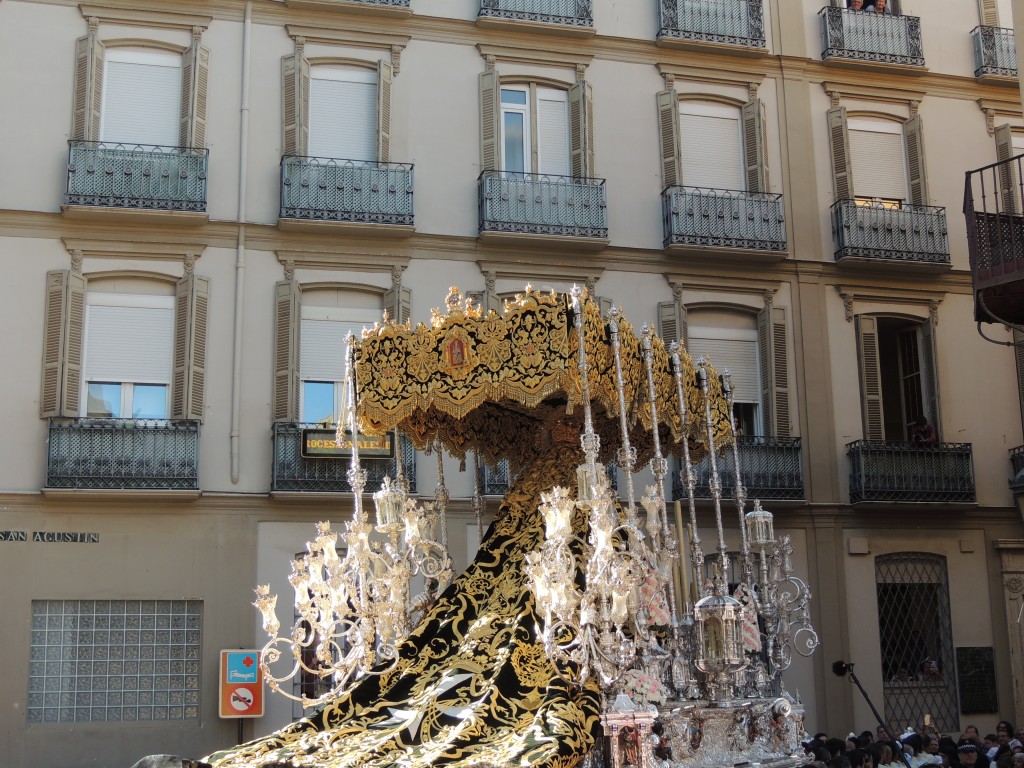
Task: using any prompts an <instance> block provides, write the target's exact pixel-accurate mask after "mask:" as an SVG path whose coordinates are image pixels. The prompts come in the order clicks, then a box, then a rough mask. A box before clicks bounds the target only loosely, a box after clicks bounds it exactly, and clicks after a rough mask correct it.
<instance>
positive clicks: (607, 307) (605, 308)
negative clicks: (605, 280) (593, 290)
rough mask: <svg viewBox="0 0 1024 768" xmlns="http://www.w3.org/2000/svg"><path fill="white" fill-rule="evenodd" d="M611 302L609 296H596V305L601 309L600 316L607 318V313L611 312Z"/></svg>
mask: <svg viewBox="0 0 1024 768" xmlns="http://www.w3.org/2000/svg"><path fill="white" fill-rule="evenodd" d="M612 304H613V302H612V300H611V297H609V296H598V297H597V306H598V307H599V308H600V310H601V317H603V318H606V319H607V317H608V315H609V314H611V311H612Z"/></svg>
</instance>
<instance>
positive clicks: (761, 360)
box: [757, 307, 776, 435]
mask: <svg viewBox="0 0 1024 768" xmlns="http://www.w3.org/2000/svg"><path fill="white" fill-rule="evenodd" d="M757 351H758V361H757V362H758V368H759V373H760V375H761V393H760V394H761V424H762V429H763V430H764V434H766V435H774V434H775V419H776V413H775V398H774V389H775V388H774V387H773V386H772V378H773V375H774V373H775V367H774V360H775V334H774V333H773V328H772V308H771V307H765V308H764V309H762V310H761V311H760V312H758V313H757Z"/></svg>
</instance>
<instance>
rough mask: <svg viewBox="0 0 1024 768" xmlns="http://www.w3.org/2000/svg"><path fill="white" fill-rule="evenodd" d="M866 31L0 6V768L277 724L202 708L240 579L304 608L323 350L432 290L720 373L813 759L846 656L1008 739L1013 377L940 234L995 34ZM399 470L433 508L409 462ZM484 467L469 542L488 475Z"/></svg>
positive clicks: (1015, 107) (857, 706)
mask: <svg viewBox="0 0 1024 768" xmlns="http://www.w3.org/2000/svg"><path fill="white" fill-rule="evenodd" d="M889 11H890V12H888V13H885V14H875V13H871V14H868V13H865V12H857V11H852V10H849V9H847V8H846V7H845V3H844V2H840V1H839V0H836V1H835V2H832V3H828V2H825V1H824V0H706V1H705V2H702V3H692V2H689V0H628V2H626V1H625V0H248V1H245V0H209V1H206V0H172V1H170V2H165V3H159V4H154V3H146V2H141V0H97V3H96V4H90V3H76V2H71V0H0V60H2V62H3V66H4V71H6V72H8V73H9V76H8V77H5V78H3V79H2V80H0V103H3V104H4V105H5V108H4V110H2V111H0V139H2V141H0V173H2V179H3V183H2V184H0V264H2V266H3V269H4V272H5V274H6V275H7V278H6V279H5V280H4V281H3V283H2V286H0V295H2V297H3V300H2V301H0V318H2V321H3V327H4V328H5V329H6V332H5V333H4V334H3V342H2V349H3V350H4V360H5V363H6V367H5V376H4V377H3V384H2V387H3V393H4V397H3V398H2V405H0V423H2V424H3V425H4V428H5V430H6V439H4V440H3V441H0V459H2V460H0V575H2V576H3V578H4V582H5V585H6V586H5V589H4V590H3V591H2V593H0V616H2V617H3V620H2V621H0V647H2V648H3V649H4V651H5V659H4V665H3V669H4V671H5V673H4V674H3V675H2V676H0V701H3V702H5V706H4V708H3V711H2V714H0V743H3V744H4V746H5V750H4V752H5V761H7V762H8V763H9V764H11V765H29V764H32V765H41V766H42V765H45V766H77V765H100V764H103V765H108V764H109V765H116V764H124V765H130V764H132V762H134V761H135V760H136V759H138V757H140V756H141V755H144V754H150V753H158V752H166V753H180V754H184V755H192V756H200V755H203V754H206V753H208V752H210V751H212V750H214V749H216V748H218V747H223V746H225V745H227V744H232V743H236V742H237V741H239V740H240V739H241V738H248V737H250V736H253V735H259V734H263V733H267V732H269V731H271V730H274V729H275V728H278V727H281V726H282V725H284V724H285V723H287V722H289V721H290V720H291V719H292V718H293V717H295V716H296V715H297V714H298V713H297V712H296V711H295V710H294V709H293V707H292V705H291V703H290V702H288V701H287V700H285V699H283V698H280V697H273V696H272V697H271V700H270V702H269V703H268V709H267V714H266V715H265V716H264V717H263V718H261V719H259V720H253V721H244V722H243V723H242V725H241V726H239V721H230V720H221V719H220V718H219V717H218V712H217V695H218V691H217V679H218V658H219V651H220V650H221V649H231V648H258V647H261V646H262V643H263V641H264V638H263V636H262V633H261V629H260V624H259V619H258V615H257V613H256V611H255V610H254V609H253V608H252V606H251V603H252V601H253V593H252V589H253V587H254V586H255V585H256V584H257V583H269V584H271V587H272V590H273V591H275V592H277V593H279V594H281V595H282V596H283V597H282V600H281V601H280V605H281V609H279V611H280V613H279V615H280V616H281V618H282V621H283V622H284V623H286V624H287V623H288V622H289V621H290V617H289V616H287V615H285V613H284V612H285V611H286V610H287V608H286V604H287V603H288V601H289V597H288V596H289V595H290V589H291V588H290V587H289V585H288V581H287V575H288V572H289V569H290V562H291V560H292V559H293V558H294V557H295V555H296V553H299V552H301V551H303V549H304V546H305V542H306V541H307V540H308V539H309V538H311V537H312V535H313V532H314V527H313V526H314V523H315V522H316V521H319V520H323V519H330V520H332V521H334V522H335V524H336V525H335V527H336V528H340V527H341V525H342V523H343V521H344V520H345V519H346V518H347V516H348V515H349V514H350V513H351V509H352V499H351V493H350V492H348V484H347V480H346V476H345V470H346V469H347V463H346V460H345V459H344V458H343V457H339V456H333V457H322V456H320V457H317V456H311V455H306V451H304V450H303V434H304V431H306V430H311V429H313V430H315V429H317V428H320V429H325V430H328V432H329V430H330V426H329V425H330V424H332V422H333V421H335V420H336V419H337V414H338V413H339V411H340V409H341V400H342V392H341V386H340V383H341V381H342V379H343V376H344V353H343V349H344V347H343V345H344V338H345V336H346V334H347V333H348V332H350V331H353V330H358V329H359V328H362V327H363V326H366V325H369V324H372V323H373V322H375V321H376V320H378V319H379V318H380V316H381V313H382V312H383V311H385V310H386V311H387V312H388V313H389V314H390V315H391V316H392V317H395V318H398V319H399V320H401V321H403V322H404V321H411V322H414V323H416V322H427V321H429V318H430V311H431V309H432V308H434V307H440V306H442V303H443V300H444V297H445V295H446V293H447V289H448V287H449V286H451V285H457V286H459V287H460V288H461V289H462V290H464V291H466V292H468V293H471V294H473V295H474V296H475V297H476V298H477V300H478V301H479V303H480V304H482V305H483V306H484V307H486V308H488V309H492V308H493V309H496V310H500V307H501V304H502V299H503V298H507V297H510V296H513V295H514V294H515V293H516V292H519V291H522V290H523V288H524V286H526V285H527V284H532V285H533V287H535V288H543V289H553V290H567V289H568V288H570V287H571V286H572V285H573V284H574V283H576V284H585V285H586V286H587V287H588V288H590V289H591V291H592V292H593V293H594V294H595V295H597V296H599V297H600V299H601V301H602V303H603V305H605V306H610V305H611V304H613V303H614V304H616V305H621V306H622V307H623V309H624V312H625V314H626V316H627V317H629V318H630V319H631V320H632V321H633V322H634V323H636V324H637V325H639V324H641V323H650V324H652V325H653V326H654V327H656V328H657V329H659V331H660V332H661V333H662V335H663V336H665V337H667V338H672V339H674V340H678V341H680V342H683V343H685V344H686V346H687V347H688V349H689V350H690V352H691V354H692V355H694V356H697V355H700V354H704V355H708V356H709V357H710V358H711V359H712V361H713V362H714V363H715V364H716V365H718V366H719V367H728V368H729V369H730V370H731V371H732V375H733V384H734V388H735V392H736V397H735V399H736V418H737V423H738V425H739V427H740V430H741V437H740V439H739V443H738V449H737V451H736V453H735V454H732V453H728V454H726V455H725V457H724V458H723V460H722V466H723V467H724V470H723V471H724V474H725V477H724V479H725V483H726V494H727V495H728V494H731V493H732V488H733V487H734V486H735V481H734V475H732V474H731V473H732V467H733V466H734V463H735V461H737V460H738V462H739V464H740V466H741V467H742V470H743V473H742V474H743V481H744V483H745V484H746V488H747V494H748V496H749V498H750V499H754V498H758V499H760V500H761V501H762V502H763V503H764V505H765V506H766V507H767V508H769V509H770V510H771V511H772V512H773V513H774V514H775V524H776V528H777V530H778V531H779V532H780V533H786V534H788V535H790V536H791V537H792V540H793V543H794V546H795V549H796V554H795V563H794V564H795V568H796V572H797V574H798V575H799V576H800V577H801V578H803V579H805V580H806V581H807V582H808V583H809V585H810V588H811V590H812V592H813V594H814V604H813V605H814V608H813V611H814V617H815V626H816V629H817V631H818V634H819V635H820V638H821V647H820V649H819V650H818V652H817V654H816V655H815V656H813V657H811V658H804V657H802V656H801V655H800V654H799V653H797V652H796V650H797V649H794V653H793V659H794V660H793V663H792V666H791V668H790V670H789V671H788V672H787V674H786V683H787V687H788V689H789V690H790V691H791V692H793V693H798V694H799V696H800V698H801V699H802V701H803V702H804V704H805V706H806V710H807V724H808V729H809V730H810V731H812V732H813V731H816V730H825V731H828V732H830V733H845V732H846V731H848V730H851V729H856V730H862V729H865V728H871V727H873V726H874V721H873V718H872V716H871V713H870V711H869V709H868V707H867V706H866V704H865V703H864V702H863V701H862V700H861V699H860V697H859V696H858V695H857V694H856V693H855V691H854V690H853V689H852V688H851V687H850V685H849V683H848V682H847V681H846V680H842V679H839V678H835V677H833V676H832V675H830V674H829V667H830V664H831V662H832V661H833V660H835V659H837V658H844V659H846V660H847V661H853V662H855V663H856V664H857V672H858V675H859V677H860V678H861V680H862V681H863V682H864V684H865V686H866V687H867V689H868V691H869V693H870V694H871V695H872V697H873V698H874V700H875V701H876V702H877V703H878V705H879V708H880V709H882V710H883V711H884V712H885V714H886V716H887V717H888V718H890V719H891V720H892V721H893V724H894V726H896V727H899V728H900V729H901V730H902V728H904V727H905V726H906V725H908V724H910V723H918V722H920V720H921V719H922V717H923V715H924V714H926V713H927V714H930V715H931V716H932V718H933V720H934V721H935V722H936V723H937V726H938V728H939V729H940V730H942V731H945V732H956V731H959V729H961V728H962V727H963V726H965V725H967V724H968V723H977V724H978V725H979V726H980V727H983V728H986V727H991V726H993V725H994V723H995V722H996V721H997V720H999V719H1004V718H1005V719H1009V720H1011V721H1013V720H1016V719H1018V718H1019V717H1021V716H1024V687H1022V686H1024V683H1021V682H1016V683H1015V682H1014V681H1015V680H1017V681H1021V680H1024V674H1017V675H1014V674H1012V672H1013V667H1012V665H1013V664H1019V659H1020V658H1021V654H1022V653H1024V643H1022V640H1021V631H1020V625H1019V624H1018V617H1019V612H1020V606H1021V599H1022V593H1024V576H1022V574H1024V529H1022V527H1021V513H1020V512H1019V510H1018V507H1017V505H1016V501H1015V497H1014V495H1013V494H1012V493H1011V490H1010V489H1009V487H1008V480H1009V479H1010V477H1011V475H1012V471H1013V469H1014V468H1015V465H1013V464H1012V463H1011V459H1015V460H1017V461H1024V456H1022V452H1021V451H1019V450H1018V451H1017V452H1012V449H1014V448H1015V447H1017V446H1021V444H1022V443H1024V435H1022V426H1021V415H1022V402H1024V401H1022V397H1024V396H1022V391H1024V390H1022V389H1021V379H1020V376H1021V375H1024V369H1022V368H1020V367H1018V366H1021V365H1024V364H1022V363H1021V362H1020V361H1019V360H1017V359H1016V358H1015V355H1014V349H1013V348H1011V347H1007V346H1004V345H1000V344H993V343H989V342H987V341H985V340H983V339H982V338H981V337H980V336H979V334H978V332H977V329H976V327H975V323H974V321H973V319H972V318H973V315H972V308H973V305H974V299H973V296H972V290H971V274H970V270H969V266H968V252H967V237H966V229H965V224H964V221H963V217H962V216H961V215H960V211H961V205H962V201H963V189H964V187H963V180H964V171H965V170H967V169H969V168H976V167H980V166H984V165H986V164H989V163H992V162H994V161H995V160H996V159H997V157H1008V156H1010V155H1015V154H1018V153H1020V152H1021V151H1024V116H1022V114H1021V98H1020V90H1019V87H1018V81H1017V52H1016V48H1015V41H1014V35H1013V31H1012V26H1013V24H1012V11H1011V9H1010V6H1009V2H1008V0H998V1H997V0H981V1H980V3H978V2H975V0H971V1H970V2H963V0H902V2H891V3H890V9H889ZM986 334H987V335H989V336H990V337H992V338H993V339H994V340H995V341H997V342H1008V341H1010V340H1011V338H1012V336H1011V334H1010V332H1009V330H1007V329H1006V328H1004V327H1002V326H990V327H989V328H987V329H986ZM922 418H923V419H925V420H926V421H927V422H928V424H929V425H930V426H931V428H932V429H933V430H934V437H935V440H934V441H927V442H915V441H914V440H913V439H912V437H913V435H914V434H915V432H914V430H915V429H916V428H917V425H918V423H919V420H920V419H922ZM399 457H400V461H401V462H402V465H403V467H404V469H405V472H406V474H407V476H408V477H410V478H411V479H412V480H413V481H414V486H415V489H416V491H417V492H418V493H419V494H420V495H422V496H425V497H429V496H431V495H432V494H433V489H434V487H435V484H436V478H437V475H438V468H437V467H438V465H437V456H436V455H431V456H427V455H425V454H423V453H417V452H416V451H414V450H413V448H412V446H411V445H408V444H406V443H404V442H402V443H401V445H400V446H399ZM461 470H462V468H461V467H460V466H459V464H458V463H457V462H454V461H450V460H449V461H446V463H445V465H444V474H445V480H446V483H447V487H448V489H449V492H450V494H451V496H452V501H451V503H450V506H449V509H448V524H449V542H450V546H451V549H452V553H453V556H454V557H455V560H456V566H457V567H460V568H461V567H464V566H465V564H466V563H468V562H469V560H471V559H472V557H473V554H474V551H475V549H476V546H477V544H478V542H479V537H480V532H479V530H480V529H479V528H478V524H477V521H476V519H475V516H474V513H473V510H472V505H471V497H472V495H473V489H474V479H473V474H474V473H473V471H472V467H470V468H469V470H468V471H461ZM393 471H394V467H393V465H392V464H391V462H388V461H386V460H379V461H377V462H376V463H373V464H371V484H373V483H374V482H379V481H380V480H381V478H382V477H383V476H384V474H386V473H389V472H393ZM698 475H699V481H698V487H697V494H698V496H699V497H700V498H701V502H700V505H699V507H700V509H699V513H700V515H701V520H702V523H703V524H706V525H708V526H713V518H712V516H711V507H710V504H709V503H708V502H707V499H708V498H709V497H710V491H709V484H708V475H707V468H706V467H703V466H702V467H698ZM481 476H482V477H481V481H482V482H483V488H484V490H485V492H486V493H487V494H488V497H487V498H488V509H487V511H486V514H485V520H484V522H485V523H486V522H487V521H488V520H489V519H491V518H492V517H493V515H494V513H495V511H496V509H497V499H498V497H499V496H500V494H501V493H502V492H503V489H504V488H505V487H507V483H508V477H507V469H506V468H505V467H503V466H498V467H493V468H485V469H483V470H482V471H481ZM672 493H673V495H674V496H675V497H677V498H679V497H681V496H682V495H683V494H684V491H683V488H682V484H681V483H680V482H679V480H678V475H676V478H675V482H674V484H673V489H672ZM726 509H727V514H726V518H727V524H729V525H730V526H731V530H730V531H728V533H729V534H730V536H731V538H730V546H736V547H738V545H739V544H738V540H739V535H738V531H737V530H736V515H735V513H734V511H733V508H732V507H730V506H729V505H728V504H727V505H726ZM733 534H735V535H733ZM282 609H283V610H282ZM930 661H934V662H935V665H934V667H933V666H932V665H928V664H926V663H927V662H930ZM926 667H927V668H928V669H932V668H934V669H937V670H938V674H934V673H929V674H927V675H926V674H925V673H924V670H925V668H926Z"/></svg>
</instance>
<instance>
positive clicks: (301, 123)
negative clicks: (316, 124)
mask: <svg viewBox="0 0 1024 768" xmlns="http://www.w3.org/2000/svg"><path fill="white" fill-rule="evenodd" d="M281 91H282V97H283V99H284V103H283V105H282V106H283V109H282V117H283V122H284V134H283V141H284V144H283V147H282V154H285V155H305V154H306V152H307V148H308V146H309V62H308V61H307V60H306V59H304V58H303V57H301V56H299V55H298V54H297V53H296V54H292V55H290V56H284V57H283V58H282V59H281Z"/></svg>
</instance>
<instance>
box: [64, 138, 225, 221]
mask: <svg viewBox="0 0 1024 768" xmlns="http://www.w3.org/2000/svg"><path fill="white" fill-rule="evenodd" d="M208 158H209V150H206V149H190V148H188V147H159V146H154V145H142V144H138V145H134V146H132V145H127V144H109V143H105V142H99V141H70V142H68V185H67V192H66V193H65V195H64V212H65V213H69V214H71V213H75V212H81V211H83V210H86V209H88V210H95V209H112V210H117V211H133V212H136V213H138V212H153V211H160V212H166V211H175V212H178V213H179V215H180V214H185V215H186V217H188V218H198V219H201V220H203V221H205V220H206V168H207V160H208ZM161 215H164V216H166V215H167V214H166V213H163V214H161Z"/></svg>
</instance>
